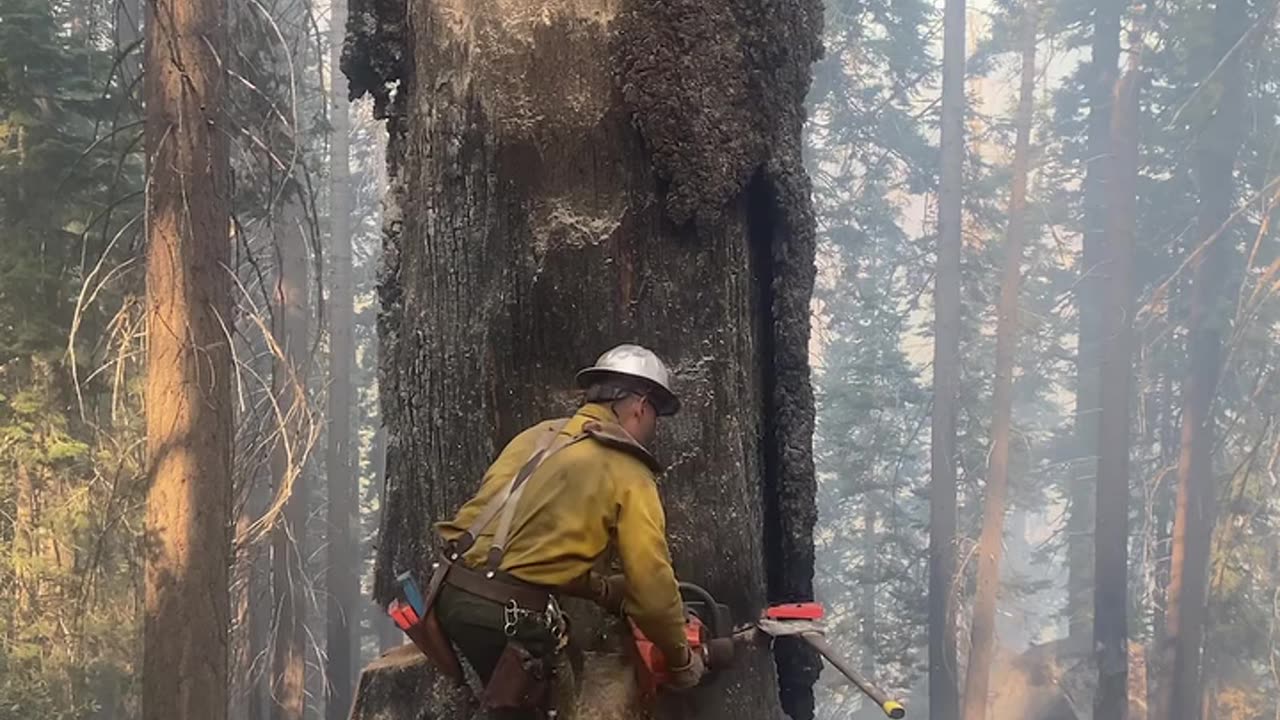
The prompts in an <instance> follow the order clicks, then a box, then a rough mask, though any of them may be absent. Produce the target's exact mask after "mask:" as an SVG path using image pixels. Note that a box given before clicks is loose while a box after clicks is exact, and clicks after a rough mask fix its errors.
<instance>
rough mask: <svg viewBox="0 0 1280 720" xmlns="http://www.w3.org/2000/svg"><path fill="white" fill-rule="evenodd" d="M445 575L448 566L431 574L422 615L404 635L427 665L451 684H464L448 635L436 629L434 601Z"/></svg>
mask: <svg viewBox="0 0 1280 720" xmlns="http://www.w3.org/2000/svg"><path fill="white" fill-rule="evenodd" d="M448 572H449V564H448V563H441V564H439V565H437V566H436V569H435V572H433V573H432V575H431V582H430V583H428V585H427V595H426V597H425V599H424V600H425V605H426V608H425V610H426V612H425V614H424V615H423V617H422V618H420V619H419V620H418V622H417V623H416V624H414V625H413V626H412V627H409V628H406V629H405V630H404V633H405V634H406V635H408V636H409V639H410V640H412V641H413V644H414V645H417V646H418V649H419V650H421V651H422V654H423V655H426V656H427V659H428V660H430V661H431V664H432V665H435V666H436V669H437V670H439V671H440V672H441V673H442V674H443V675H444V676H445V677H447V678H449V679H450V680H452V681H454V682H455V683H458V684H462V683H465V682H466V676H465V675H463V674H462V665H461V663H459V662H458V654H457V652H456V651H455V650H454V649H453V643H451V642H449V636H448V635H445V632H444V628H443V627H441V626H440V618H439V617H438V615H437V614H436V608H435V604H436V599H437V598H439V596H440V588H441V586H442V585H443V584H444V577H445V575H446V574H448Z"/></svg>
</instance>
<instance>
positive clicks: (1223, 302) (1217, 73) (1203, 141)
mask: <svg viewBox="0 0 1280 720" xmlns="http://www.w3.org/2000/svg"><path fill="white" fill-rule="evenodd" d="M1248 23H1249V15H1248V5H1247V3H1246V2H1245V0H1219V1H1218V2H1217V3H1215V4H1214V13H1213V53H1212V55H1211V56H1209V57H1208V58H1206V61H1207V62H1205V63H1204V65H1203V68H1204V72H1205V74H1206V76H1207V79H1206V80H1205V81H1204V82H1206V83H1210V84H1211V86H1212V87H1213V89H1214V91H1215V92H1214V93H1213V95H1214V96H1216V97H1218V102H1217V105H1216V107H1214V108H1213V109H1212V115H1211V117H1210V118H1209V120H1208V122H1207V124H1206V125H1205V127H1204V128H1203V129H1202V130H1201V132H1200V135H1199V137H1198V138H1197V139H1196V145H1195V161H1196V176H1197V177H1196V179H1197V184H1198V185H1199V189H1200V205H1199V208H1198V215H1197V219H1196V234H1195V237H1196V245H1195V246H1194V247H1193V249H1192V252H1194V253H1196V256H1195V258H1194V259H1193V260H1192V263H1191V266H1192V268H1193V274H1192V278H1191V305H1190V316H1189V318H1188V321H1187V352H1188V366H1187V378H1186V381H1185V382H1184V383H1183V386H1182V439H1181V443H1180V446H1179V447H1180V452H1179V456H1178V490H1177V500H1176V505H1175V510H1174V521H1173V538H1172V540H1173V547H1172V555H1173V557H1172V560H1171V562H1170V576H1169V589H1168V605H1167V610H1166V614H1165V636H1164V639H1163V647H1162V651H1163V654H1164V656H1165V659H1164V663H1163V664H1162V666H1163V669H1164V670H1165V671H1166V672H1169V673H1170V674H1169V675H1168V676H1167V677H1165V678H1164V679H1163V682H1161V684H1160V687H1159V688H1158V689H1157V694H1158V696H1159V697H1160V699H1159V700H1158V704H1159V706H1160V708H1159V709H1160V711H1161V712H1167V714H1157V717H1168V718H1171V720H1198V718H1200V717H1201V709H1202V695H1203V691H1204V684H1203V677H1202V673H1201V667H1200V661H1201V650H1202V648H1203V645H1204V638H1203V633H1204V624H1205V615H1206V609H1205V605H1206V600H1207V592H1206V584H1207V581H1206V574H1207V571H1208V566H1209V550H1210V545H1211V538H1212V536H1213V524H1214V515H1215V513H1214V497H1215V493H1216V484H1215V482H1214V476H1213V458H1212V453H1213V444H1214V434H1215V433H1214V418H1213V413H1212V410H1213V401H1214V398H1215V397H1216V395H1217V385H1218V376H1219V374H1220V373H1221V371H1222V354H1223V337H1224V335H1225V334H1226V333H1227V331H1228V325H1229V323H1230V319H1231V315H1232V308H1231V307H1230V302H1231V300H1230V298H1229V297H1227V294H1226V276H1227V266H1228V265H1229V264H1230V261H1231V258H1232V256H1233V254H1234V252H1235V249H1234V246H1233V240H1232V234H1231V232H1230V228H1229V227H1228V226H1227V223H1228V219H1229V217H1230V215H1231V210H1232V203H1233V201H1234V191H1235V180H1234V172H1235V162H1236V157H1237V156H1238V155H1239V152H1240V145H1241V138H1242V137H1243V136H1244V101H1245V88H1244V77H1243V66H1242V63H1241V53H1240V52H1239V49H1238V48H1237V49H1236V51H1235V52H1231V51H1232V49H1233V48H1235V45H1236V43H1237V42H1238V41H1239V40H1240V38H1241V37H1242V36H1243V35H1244V33H1245V31H1246V29H1247V27H1248ZM1228 53H1230V54H1228ZM1209 73H1212V75H1211V76H1209Z"/></svg>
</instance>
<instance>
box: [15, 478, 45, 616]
mask: <svg viewBox="0 0 1280 720" xmlns="http://www.w3.org/2000/svg"><path fill="white" fill-rule="evenodd" d="M14 470H15V474H16V480H17V493H16V497H15V498H14V518H13V520H14V522H13V546H12V548H13V549H12V556H11V562H12V563H13V576H14V584H15V585H16V586H17V591H18V592H17V603H16V606H15V615H14V617H13V618H11V621H12V622H13V625H12V627H20V626H22V625H25V624H26V623H27V622H29V621H30V615H31V611H32V610H33V609H34V608H35V606H36V601H37V599H38V598H39V596H40V588H39V585H38V581H37V579H36V577H35V574H34V573H33V572H32V571H31V569H32V566H33V565H34V564H35V560H36V557H37V556H38V554H39V538H38V535H37V530H36V483H35V478H34V477H33V473H32V472H31V466H30V464H29V463H28V462H27V461H26V460H24V459H22V458H18V459H17V460H15V462H14Z"/></svg>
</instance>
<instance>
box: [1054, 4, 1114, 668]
mask: <svg viewBox="0 0 1280 720" xmlns="http://www.w3.org/2000/svg"><path fill="white" fill-rule="evenodd" d="M1124 5H1125V2H1123V1H1122V0H1098V1H1097V3H1096V4H1095V5H1094V11H1093V12H1094V19H1093V51H1092V52H1093V56H1092V58H1091V60H1090V81H1089V125H1088V141H1087V151H1086V153H1087V155H1088V161H1087V164H1086V166H1085V167H1086V171H1085V179H1084V193H1085V215H1084V223H1085V227H1084V239H1083V246H1084V247H1083V251H1082V260H1081V274H1080V280H1079V284H1078V285H1077V287H1078V291H1077V293H1076V304H1077V306H1078V307H1079V309H1080V328H1079V340H1078V344H1077V350H1076V410H1075V447H1076V450H1075V462H1074V463H1073V472H1072V477H1071V489H1070V492H1069V493H1068V500H1069V503H1070V514H1069V515H1068V519H1067V558H1068V562H1067V567H1068V576H1067V623H1068V628H1069V630H1068V633H1069V637H1070V638H1071V640H1072V642H1071V645H1072V647H1078V648H1087V647H1089V645H1090V641H1091V638H1092V635H1093V556H1094V552H1093V521H1094V512H1093V510H1094V494H1095V491H1096V486H1097V482H1096V481H1097V469H1098V414H1099V411H1098V403H1099V399H1100V397H1101V396H1100V394H1099V385H1098V383H1099V369H1100V367H1101V365H1102V353H1103V350H1104V348H1103V345H1102V322H1103V316H1102V302H1103V298H1104V295H1105V283H1104V282H1103V278H1102V274H1103V271H1102V269H1101V267H1100V265H1101V262H1102V257H1103V254H1104V253H1105V238H1106V225H1107V193H1108V187H1109V180H1108V177H1107V173H1108V170H1109V168H1110V166H1111V156H1110V153H1111V113H1112V107H1111V106H1112V93H1114V92H1115V86H1116V76H1117V72H1118V65H1119V62H1120V15H1121V13H1122V12H1123V10H1124Z"/></svg>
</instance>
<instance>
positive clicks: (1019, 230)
mask: <svg viewBox="0 0 1280 720" xmlns="http://www.w3.org/2000/svg"><path fill="white" fill-rule="evenodd" d="M1023 13H1024V17H1023V18H1022V23H1023V28H1022V33H1023V34H1022V78H1021V84H1020V87H1019V91H1018V113H1017V116H1016V118H1015V119H1014V123H1015V127H1016V129H1017V138H1016V139H1015V141H1014V148H1013V188H1012V191H1011V193H1010V196H1009V226H1008V229H1007V231H1006V232H1007V238H1006V240H1005V257H1004V274H1003V277H1002V278H1001V280H1000V306H999V309H998V311H997V318H996V378H995V386H994V388H993V393H992V394H993V398H992V412H993V417H992V420H991V454H990V460H989V461H988V468H987V484H986V496H985V498H984V506H983V512H982V536H981V538H979V540H978V550H977V559H978V589H977V593H976V595H975V597H974V600H973V621H972V625H971V630H970V635H969V638H970V640H969V663H968V665H967V666H966V668H967V669H966V671H965V686H964V720H986V717H987V690H988V681H989V679H990V676H991V663H992V660H993V659H994V657H995V649H996V596H997V594H998V590H999V588H1000V555H1001V552H1002V551H1003V547H1004V514H1005V505H1006V503H1005V497H1006V496H1007V495H1008V489H1009V440H1010V436H1011V434H1012V429H1013V428H1012V425H1013V366H1014V362H1015V359H1016V355H1017V351H1018V295H1019V292H1020V291H1021V286H1022V282H1021V280H1022V246H1023V244H1024V243H1025V235H1026V214H1027V176H1028V174H1029V171H1030V168H1031V125H1032V122H1033V120H1034V117H1033V111H1034V109H1035V89H1036V40H1037V32H1038V30H1039V25H1040V7H1039V0H1027V2H1025V3H1024V5H1023ZM930 707H932V706H930Z"/></svg>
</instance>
